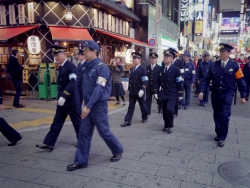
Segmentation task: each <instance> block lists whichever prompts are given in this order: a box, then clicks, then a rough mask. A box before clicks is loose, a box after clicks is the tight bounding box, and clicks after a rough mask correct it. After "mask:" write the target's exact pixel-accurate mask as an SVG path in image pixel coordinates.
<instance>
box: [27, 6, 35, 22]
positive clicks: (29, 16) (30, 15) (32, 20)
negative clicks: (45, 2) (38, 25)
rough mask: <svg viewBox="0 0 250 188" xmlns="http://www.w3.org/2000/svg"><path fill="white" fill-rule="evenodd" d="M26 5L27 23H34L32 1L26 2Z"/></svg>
mask: <svg viewBox="0 0 250 188" xmlns="http://www.w3.org/2000/svg"><path fill="white" fill-rule="evenodd" d="M27 7H28V23H35V16H34V5H33V3H28V6H27Z"/></svg>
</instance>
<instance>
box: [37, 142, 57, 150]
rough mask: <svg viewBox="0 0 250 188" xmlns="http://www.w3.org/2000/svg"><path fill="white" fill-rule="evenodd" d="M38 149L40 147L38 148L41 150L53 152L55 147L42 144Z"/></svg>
mask: <svg viewBox="0 0 250 188" xmlns="http://www.w3.org/2000/svg"><path fill="white" fill-rule="evenodd" d="M36 147H38V148H40V149H48V150H50V151H52V150H53V147H52V146H48V145H46V144H42V145H39V144H37V145H36Z"/></svg>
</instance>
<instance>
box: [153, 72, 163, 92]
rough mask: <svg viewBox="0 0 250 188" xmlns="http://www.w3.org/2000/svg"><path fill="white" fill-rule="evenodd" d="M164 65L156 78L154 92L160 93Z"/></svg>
mask: <svg viewBox="0 0 250 188" xmlns="http://www.w3.org/2000/svg"><path fill="white" fill-rule="evenodd" d="M161 70H162V67H161V68H160V69H159V71H158V72H157V74H156V75H157V76H156V79H155V86H154V94H159V90H160V85H161V74H162V71H161Z"/></svg>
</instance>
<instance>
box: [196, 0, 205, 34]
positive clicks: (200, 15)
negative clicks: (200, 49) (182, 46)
mask: <svg viewBox="0 0 250 188" xmlns="http://www.w3.org/2000/svg"><path fill="white" fill-rule="evenodd" d="M196 3H197V4H196V5H195V11H196V15H195V35H196V36H200V35H202V33H203V19H204V0H196Z"/></svg>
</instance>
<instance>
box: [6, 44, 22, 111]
mask: <svg viewBox="0 0 250 188" xmlns="http://www.w3.org/2000/svg"><path fill="white" fill-rule="evenodd" d="M18 57H19V51H18V50H16V49H15V50H12V56H10V58H9V65H8V66H9V69H10V76H11V80H12V82H13V84H14V86H15V88H16V94H15V97H14V101H13V106H14V107H16V108H23V107H24V105H21V104H20V103H19V101H20V96H21V92H22V81H23V68H24V67H23V66H21V65H20V64H19V63H18Z"/></svg>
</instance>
